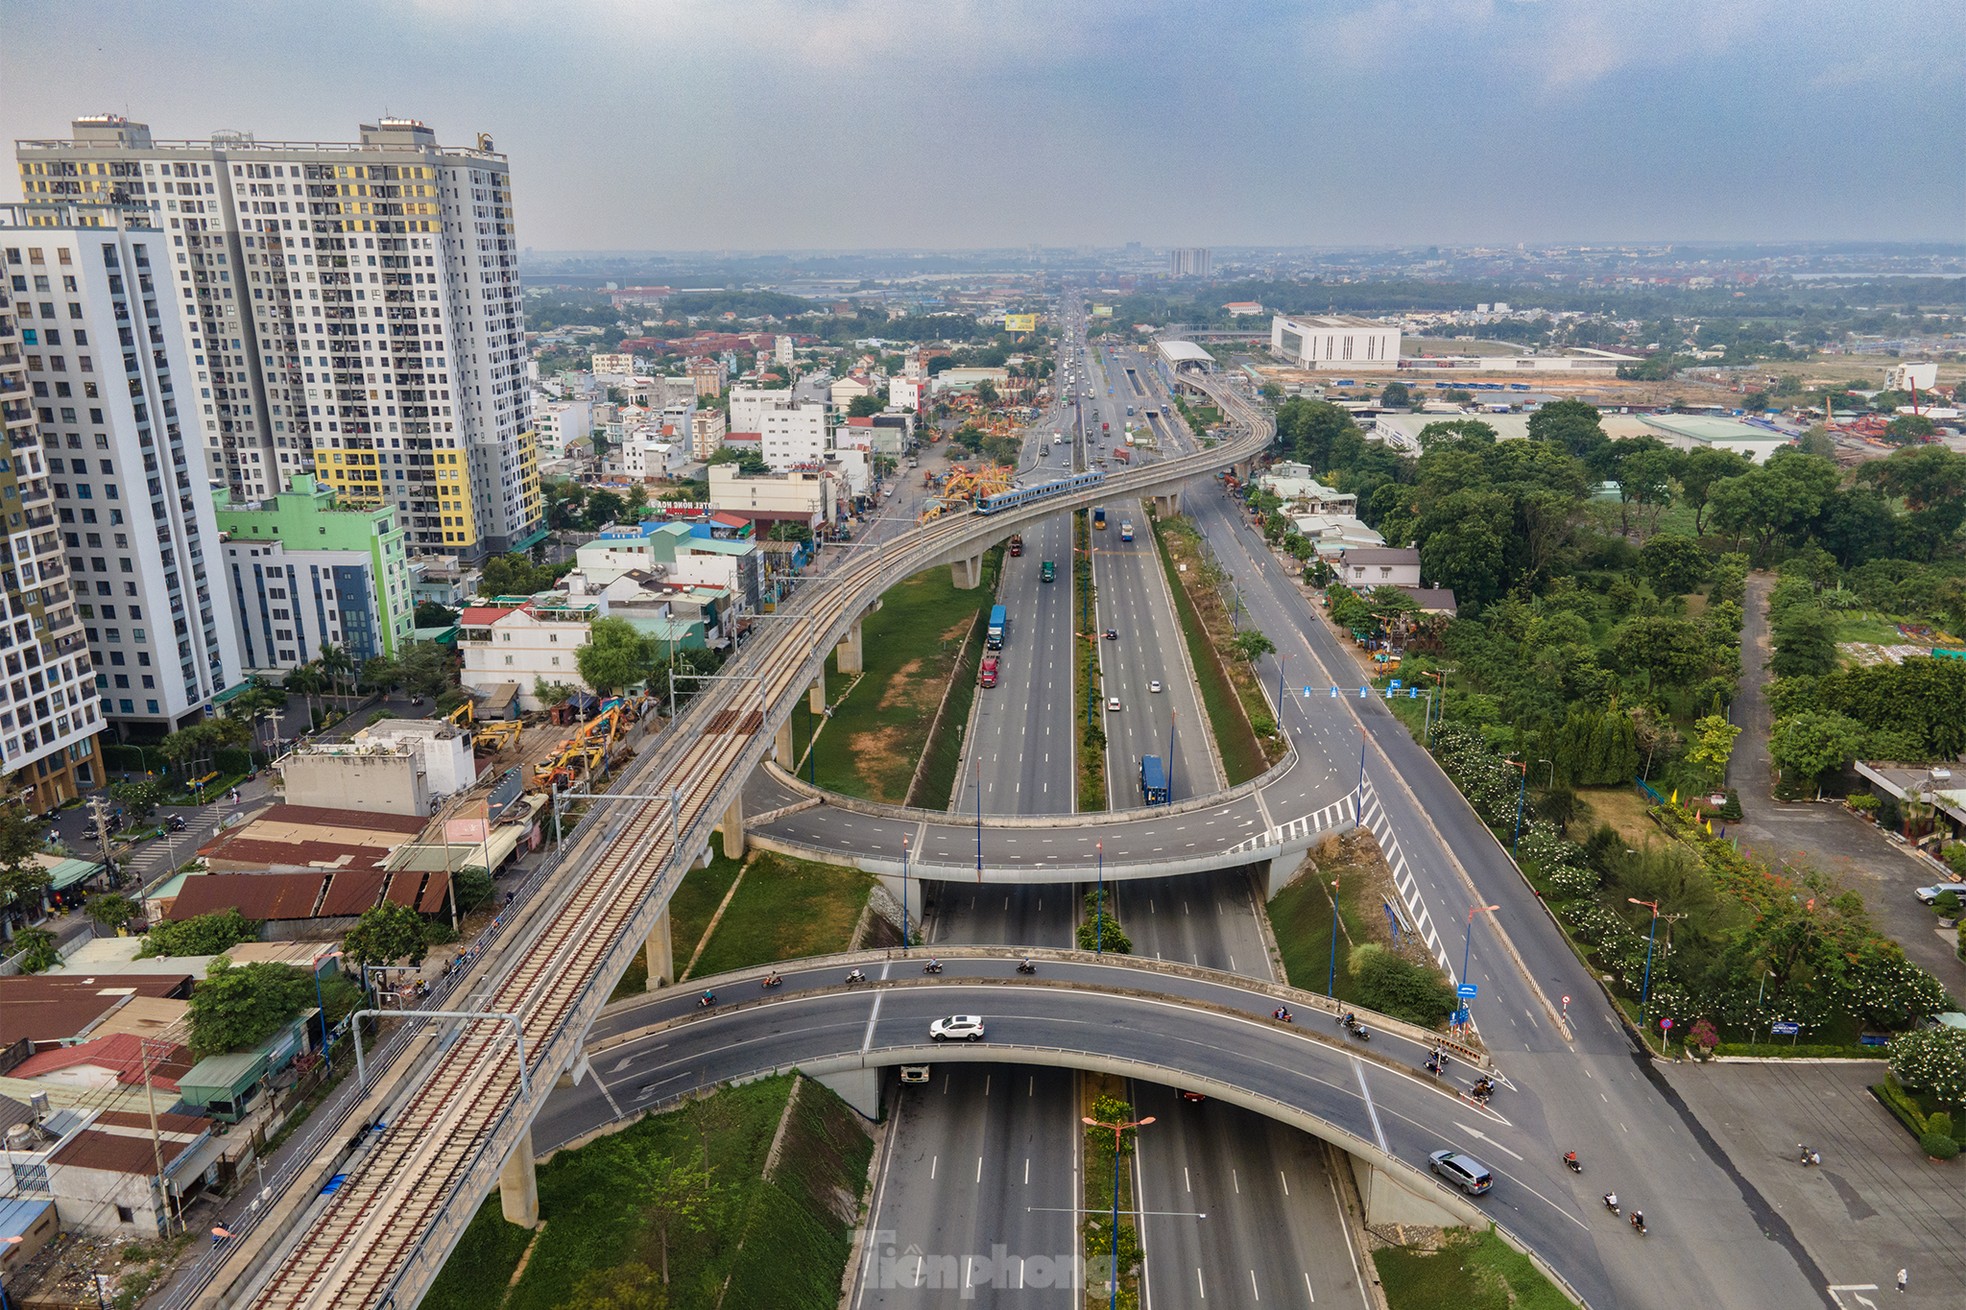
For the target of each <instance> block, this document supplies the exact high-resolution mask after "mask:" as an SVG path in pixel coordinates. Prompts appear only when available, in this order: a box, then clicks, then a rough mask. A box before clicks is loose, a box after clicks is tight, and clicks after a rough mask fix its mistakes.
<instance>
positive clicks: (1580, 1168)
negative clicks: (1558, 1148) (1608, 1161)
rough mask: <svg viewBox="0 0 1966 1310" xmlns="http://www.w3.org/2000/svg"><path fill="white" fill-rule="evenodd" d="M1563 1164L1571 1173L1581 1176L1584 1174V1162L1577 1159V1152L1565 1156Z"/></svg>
mask: <svg viewBox="0 0 1966 1310" xmlns="http://www.w3.org/2000/svg"><path fill="white" fill-rule="evenodd" d="M1563 1163H1564V1164H1565V1165H1566V1166H1567V1167H1568V1168H1569V1170H1570V1172H1571V1173H1573V1174H1580V1173H1582V1172H1584V1162H1583V1161H1582V1160H1579V1159H1578V1158H1577V1153H1576V1152H1575V1151H1572V1152H1570V1153H1569V1154H1568V1155H1566V1156H1564V1157H1563Z"/></svg>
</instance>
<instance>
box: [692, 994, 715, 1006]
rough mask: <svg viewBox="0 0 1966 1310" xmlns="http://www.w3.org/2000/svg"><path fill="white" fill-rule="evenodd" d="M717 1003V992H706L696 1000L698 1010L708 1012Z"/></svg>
mask: <svg viewBox="0 0 1966 1310" xmlns="http://www.w3.org/2000/svg"><path fill="white" fill-rule="evenodd" d="M716 1003H717V994H716V993H715V992H705V993H703V995H701V996H699V997H697V998H696V1008H697V1009H699V1010H707V1009H709V1008H710V1007H711V1006H713V1005H715V1004H716Z"/></svg>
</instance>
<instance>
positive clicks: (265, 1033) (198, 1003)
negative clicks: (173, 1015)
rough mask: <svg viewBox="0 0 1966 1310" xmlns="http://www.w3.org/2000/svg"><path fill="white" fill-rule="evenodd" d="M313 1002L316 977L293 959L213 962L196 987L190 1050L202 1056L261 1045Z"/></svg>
mask: <svg viewBox="0 0 1966 1310" xmlns="http://www.w3.org/2000/svg"><path fill="white" fill-rule="evenodd" d="M313 1003H314V982H313V979H312V977H311V976H310V975H309V974H308V973H307V971H306V970H304V969H296V968H294V967H293V966H292V965H291V964H270V963H258V964H247V965H235V964H233V963H232V961H231V960H230V959H229V958H227V957H226V956H223V955H221V956H219V957H218V958H217V959H216V960H213V961H212V967H211V968H210V969H209V970H207V971H206V974H205V978H204V981H202V982H200V983H198V984H197V985H196V986H195V987H193V988H192V989H191V1001H190V1006H189V1014H190V1020H191V1053H192V1054H193V1055H196V1056H198V1057H199V1058H200V1059H202V1058H204V1057H205V1056H208V1055H222V1054H224V1053H225V1052H227V1051H237V1050H241V1049H244V1048H245V1047H248V1046H254V1045H257V1044H258V1043H260V1042H263V1041H265V1040H266V1039H267V1038H269V1037H271V1036H272V1035H273V1034H274V1033H277V1032H279V1031H280V1029H281V1027H282V1026H284V1025H285V1024H287V1023H288V1022H290V1021H291V1020H292V1019H293V1018H294V1016H296V1015H298V1014H301V1013H303V1012H304V1011H306V1010H307V1009H309V1008H310V1007H311V1006H312V1005H313Z"/></svg>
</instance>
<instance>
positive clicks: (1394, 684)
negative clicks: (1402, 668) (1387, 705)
mask: <svg viewBox="0 0 1966 1310" xmlns="http://www.w3.org/2000/svg"><path fill="white" fill-rule="evenodd" d="M1391 686H1392V689H1393V690H1394V691H1398V690H1399V689H1400V681H1399V679H1398V678H1394V679H1393V680H1392V683H1391Z"/></svg>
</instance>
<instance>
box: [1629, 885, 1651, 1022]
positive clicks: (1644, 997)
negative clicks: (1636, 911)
mask: <svg viewBox="0 0 1966 1310" xmlns="http://www.w3.org/2000/svg"><path fill="white" fill-rule="evenodd" d="M1625 899H1626V900H1628V901H1630V902H1631V903H1632V904H1633V905H1643V906H1644V907H1645V908H1646V909H1648V910H1650V911H1652V927H1651V930H1650V931H1648V932H1647V933H1646V934H1645V981H1644V983H1643V984H1641V985H1640V987H1639V990H1638V1014H1639V1017H1640V1018H1641V1019H1642V1018H1644V1017H1645V1007H1646V1004H1647V1003H1648V1002H1649V1001H1651V999H1652V942H1653V940H1654V939H1655V938H1657V937H1658V935H1659V903H1658V902H1657V901H1641V900H1639V899H1638V898H1637V897H1636V896H1627V897H1625Z"/></svg>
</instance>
